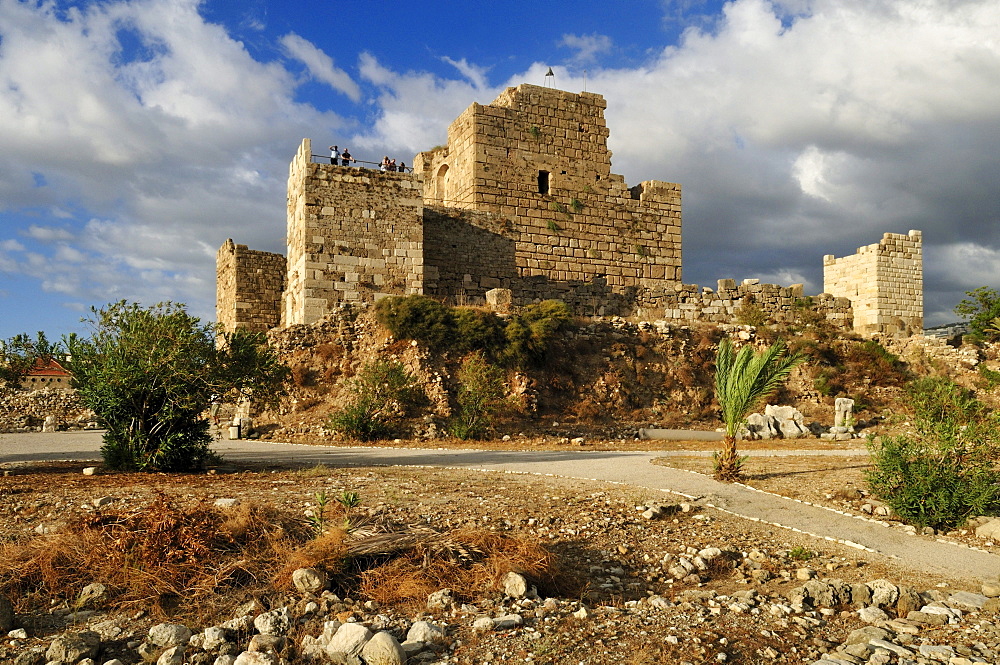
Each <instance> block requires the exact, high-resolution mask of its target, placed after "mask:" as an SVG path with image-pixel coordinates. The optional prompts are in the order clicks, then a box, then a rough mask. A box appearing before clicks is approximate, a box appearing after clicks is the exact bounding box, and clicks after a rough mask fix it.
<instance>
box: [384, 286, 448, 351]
mask: <svg viewBox="0 0 1000 665" xmlns="http://www.w3.org/2000/svg"><path fill="white" fill-rule="evenodd" d="M375 318H376V319H378V322H379V323H381V324H382V325H384V326H385V327H386V328H387V329H388V330H389V332H391V333H392V334H393V336H394V337H396V338H397V339H415V340H417V341H418V342H423V343H424V344H426V345H427V346H428V347H429V348H431V349H447V348H450V346H451V345H452V344H453V343H454V339H455V317H454V314H453V313H452V308H451V307H448V306H447V305H444V304H442V303H439V302H438V301H436V300H434V299H433V298H428V297H427V296H420V295H412V296H405V297H403V296H390V297H388V298H382V299H381V300H379V301H378V302H377V303H376V304H375Z"/></svg>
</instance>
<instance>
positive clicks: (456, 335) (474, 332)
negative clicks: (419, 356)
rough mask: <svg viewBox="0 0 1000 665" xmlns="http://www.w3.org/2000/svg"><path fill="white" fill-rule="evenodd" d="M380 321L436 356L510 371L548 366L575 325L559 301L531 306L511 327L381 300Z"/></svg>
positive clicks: (439, 307)
mask: <svg viewBox="0 0 1000 665" xmlns="http://www.w3.org/2000/svg"><path fill="white" fill-rule="evenodd" d="M375 316H376V318H377V319H378V321H379V322H380V323H381V324H382V325H384V326H385V327H386V328H387V329H388V330H389V332H391V333H392V334H393V336H395V337H396V338H398V339H415V340H417V341H419V342H422V343H424V344H425V345H427V347H428V348H430V349H432V350H434V351H437V352H445V351H458V352H460V353H468V352H470V351H481V352H483V353H484V354H485V356H486V357H487V358H488V359H490V360H492V361H497V362H500V363H501V364H503V365H506V366H508V367H522V368H523V367H527V366H529V365H535V364H540V363H543V362H544V361H545V359H546V357H547V354H548V353H549V350H550V349H551V347H552V345H553V344H554V343H555V341H556V340H557V339H558V338H559V336H560V334H561V333H562V332H563V331H565V330H566V329H568V328H569V327H570V326H571V325H572V323H573V315H572V312H571V311H570V309H569V307H568V306H567V305H566V304H565V303H563V302H562V301H559V300H545V301H543V302H540V303H536V304H532V305H528V306H526V307H524V308H522V309H521V310H520V312H518V313H517V314H516V315H515V316H513V317H511V319H510V320H509V321H508V322H506V323H505V322H504V321H503V319H501V318H500V317H498V316H497V315H496V314H494V313H492V312H487V311H483V310H478V309H474V308H471V307H457V308H452V307H448V306H447V305H443V304H441V303H439V302H437V301H436V300H432V299H431V298H427V297H425V296H406V297H402V296H390V297H388V298H383V299H382V300H379V301H378V303H377V304H376V306H375Z"/></svg>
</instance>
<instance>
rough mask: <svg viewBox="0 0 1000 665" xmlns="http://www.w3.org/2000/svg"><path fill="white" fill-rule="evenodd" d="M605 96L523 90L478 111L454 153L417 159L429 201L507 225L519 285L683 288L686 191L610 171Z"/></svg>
mask: <svg viewBox="0 0 1000 665" xmlns="http://www.w3.org/2000/svg"><path fill="white" fill-rule="evenodd" d="M606 106H607V104H606V102H605V101H604V98H603V97H601V96H600V95H597V94H594V93H586V92H585V93H581V94H574V93H570V92H565V91H562V90H554V89H550V88H541V87H538V86H533V85H521V86H518V87H516V88H508V89H507V90H506V91H504V92H503V93H502V94H501V95H500V96H499V97H497V99H496V100H494V102H493V103H492V104H489V105H481V104H473V105H472V106H470V107H469V108H468V109H466V111H465V112H463V113H462V114H461V115H460V116H459V117H458V118H457V119H456V120H455V121H454V122H453V123H452V124H451V126H450V127H449V129H448V145H447V146H442V147H439V148H436V149H434V150H432V151H429V152H424V153H421V154H419V155H417V158H416V161H415V163H414V170H415V171H416V172H418V173H422V174H423V177H424V182H425V185H426V190H425V202H426V203H428V204H439V205H445V206H449V207H453V208H463V209H472V210H477V211H480V212H488V213H492V214H494V215H499V216H502V217H506V218H508V219H509V220H511V227H512V228H511V233H510V234H508V236H507V237H509V238H510V239H511V240H512V241H513V243H514V263H515V267H516V268H517V271H518V273H519V275H520V276H521V277H522V278H539V279H543V280H545V281H547V282H549V283H551V284H555V285H557V290H560V289H562V288H563V287H562V286H561V285H565V284H569V283H573V282H578V283H584V284H590V283H593V282H594V280H595V279H603V280H605V282H606V284H607V287H608V288H609V289H610V290H611V291H612V292H615V293H623V292H624V291H625V290H626V289H629V288H636V287H640V286H654V285H655V286H658V285H662V283H663V282H664V281H666V282H672V283H679V282H680V279H681V188H680V185H677V184H672V183H665V182H656V181H650V182H644V183H641V184H640V185H637V186H636V187H632V188H629V187H628V186H627V185H626V184H625V181H624V178H622V176H620V175H615V174H613V173H611V152H610V151H609V150H608V148H607V138H608V129H607V126H606V125H605V121H604V109H605V108H606Z"/></svg>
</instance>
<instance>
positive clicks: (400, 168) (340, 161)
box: [330, 145, 413, 173]
mask: <svg viewBox="0 0 1000 665" xmlns="http://www.w3.org/2000/svg"><path fill="white" fill-rule="evenodd" d="M357 161H358V160H356V159H354V157H351V152H350V151H349V150H348V149H347V148H344V149H343V150H341V149H340V148H339V147H337V146H335V145H332V146H330V163H331V164H333V165H334V166H337V165H340V166H350V165H351V164H352V163H357ZM362 163H363V164H368V163H370V162H362ZM362 168H363V167H362ZM378 169H379V170H380V171H382V172H383V173H387V172H393V173H396V172H399V173H406V171H408V170H409V171H412V170H413V169H409V168H407V166H406V164H404V163H403V162H400V163H399V164H398V165H397V164H396V160H395V159H389V156H388V155H386V156H385V157H383V158H382V161H381V162H380V163H379V165H378Z"/></svg>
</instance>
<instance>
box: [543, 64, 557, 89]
mask: <svg viewBox="0 0 1000 665" xmlns="http://www.w3.org/2000/svg"><path fill="white" fill-rule="evenodd" d="M545 87H546V88H554V87H556V75H555V73H554V72H553V71H552V68H551V67H549V71H547V72H545Z"/></svg>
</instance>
